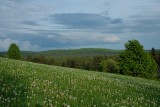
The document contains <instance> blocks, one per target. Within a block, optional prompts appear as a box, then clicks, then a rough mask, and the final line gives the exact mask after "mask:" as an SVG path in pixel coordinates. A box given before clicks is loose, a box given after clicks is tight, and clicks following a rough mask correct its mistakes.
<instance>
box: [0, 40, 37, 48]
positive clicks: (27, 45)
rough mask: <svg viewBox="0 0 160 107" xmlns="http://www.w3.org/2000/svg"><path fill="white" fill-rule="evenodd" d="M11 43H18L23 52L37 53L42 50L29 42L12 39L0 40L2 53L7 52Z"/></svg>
mask: <svg viewBox="0 0 160 107" xmlns="http://www.w3.org/2000/svg"><path fill="white" fill-rule="evenodd" d="M11 43H16V44H17V45H18V46H19V47H20V50H22V51H37V50H39V49H40V48H39V47H38V46H37V45H32V44H31V43H30V42H29V41H18V40H12V39H10V38H5V39H0V51H7V50H8V48H9V46H10V44H11Z"/></svg>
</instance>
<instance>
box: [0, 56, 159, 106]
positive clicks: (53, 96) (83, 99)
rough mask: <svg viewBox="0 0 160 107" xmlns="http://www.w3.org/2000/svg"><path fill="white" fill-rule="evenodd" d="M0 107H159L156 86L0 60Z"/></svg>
mask: <svg viewBox="0 0 160 107" xmlns="http://www.w3.org/2000/svg"><path fill="white" fill-rule="evenodd" d="M0 86H1V88H0V107H107V106H108V107H110V106H117V107H121V106H127V107H128V106H134V107H140V106H141V107H151V106H152V107H157V106H160V82H159V81H154V80H146V79H142V78H133V77H129V76H122V75H115V74H109V73H99V72H90V71H85V70H78V69H70V68H62V67H56V66H54V67H53V66H48V65H43V64H35V63H30V62H23V61H15V60H10V59H5V58H0Z"/></svg>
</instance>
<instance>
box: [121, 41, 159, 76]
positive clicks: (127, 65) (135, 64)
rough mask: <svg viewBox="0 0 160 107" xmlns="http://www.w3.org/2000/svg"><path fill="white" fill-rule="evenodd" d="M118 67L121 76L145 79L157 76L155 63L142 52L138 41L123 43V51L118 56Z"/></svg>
mask: <svg viewBox="0 0 160 107" xmlns="http://www.w3.org/2000/svg"><path fill="white" fill-rule="evenodd" d="M119 65H120V68H121V73H123V74H127V75H132V76H140V77H146V78H155V77H156V76H157V64H156V62H155V61H154V60H153V58H152V57H151V56H150V55H149V54H148V53H146V52H145V51H144V49H143V46H142V45H141V44H140V42H139V41H138V40H129V41H128V42H127V43H125V51H123V52H122V53H121V55H120V61H119Z"/></svg>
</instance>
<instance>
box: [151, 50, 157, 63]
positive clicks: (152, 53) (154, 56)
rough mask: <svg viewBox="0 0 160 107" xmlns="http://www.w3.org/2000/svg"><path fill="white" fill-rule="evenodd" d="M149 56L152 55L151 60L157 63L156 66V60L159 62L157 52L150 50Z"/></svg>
mask: <svg viewBox="0 0 160 107" xmlns="http://www.w3.org/2000/svg"><path fill="white" fill-rule="evenodd" d="M151 55H152V58H153V59H154V60H155V61H156V62H157V64H158V62H159V61H158V60H159V58H158V53H157V51H156V50H155V49H154V48H152V50H151Z"/></svg>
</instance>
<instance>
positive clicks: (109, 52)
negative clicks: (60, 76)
mask: <svg viewBox="0 0 160 107" xmlns="http://www.w3.org/2000/svg"><path fill="white" fill-rule="evenodd" d="M120 52H121V50H113V49H102V48H81V49H66V50H62V49H58V50H47V51H39V52H33V51H22V54H23V56H28V55H45V56H53V57H56V56H95V55H106V56H114V55H118V54H119V53H120ZM6 53H7V52H1V54H2V55H6Z"/></svg>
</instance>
